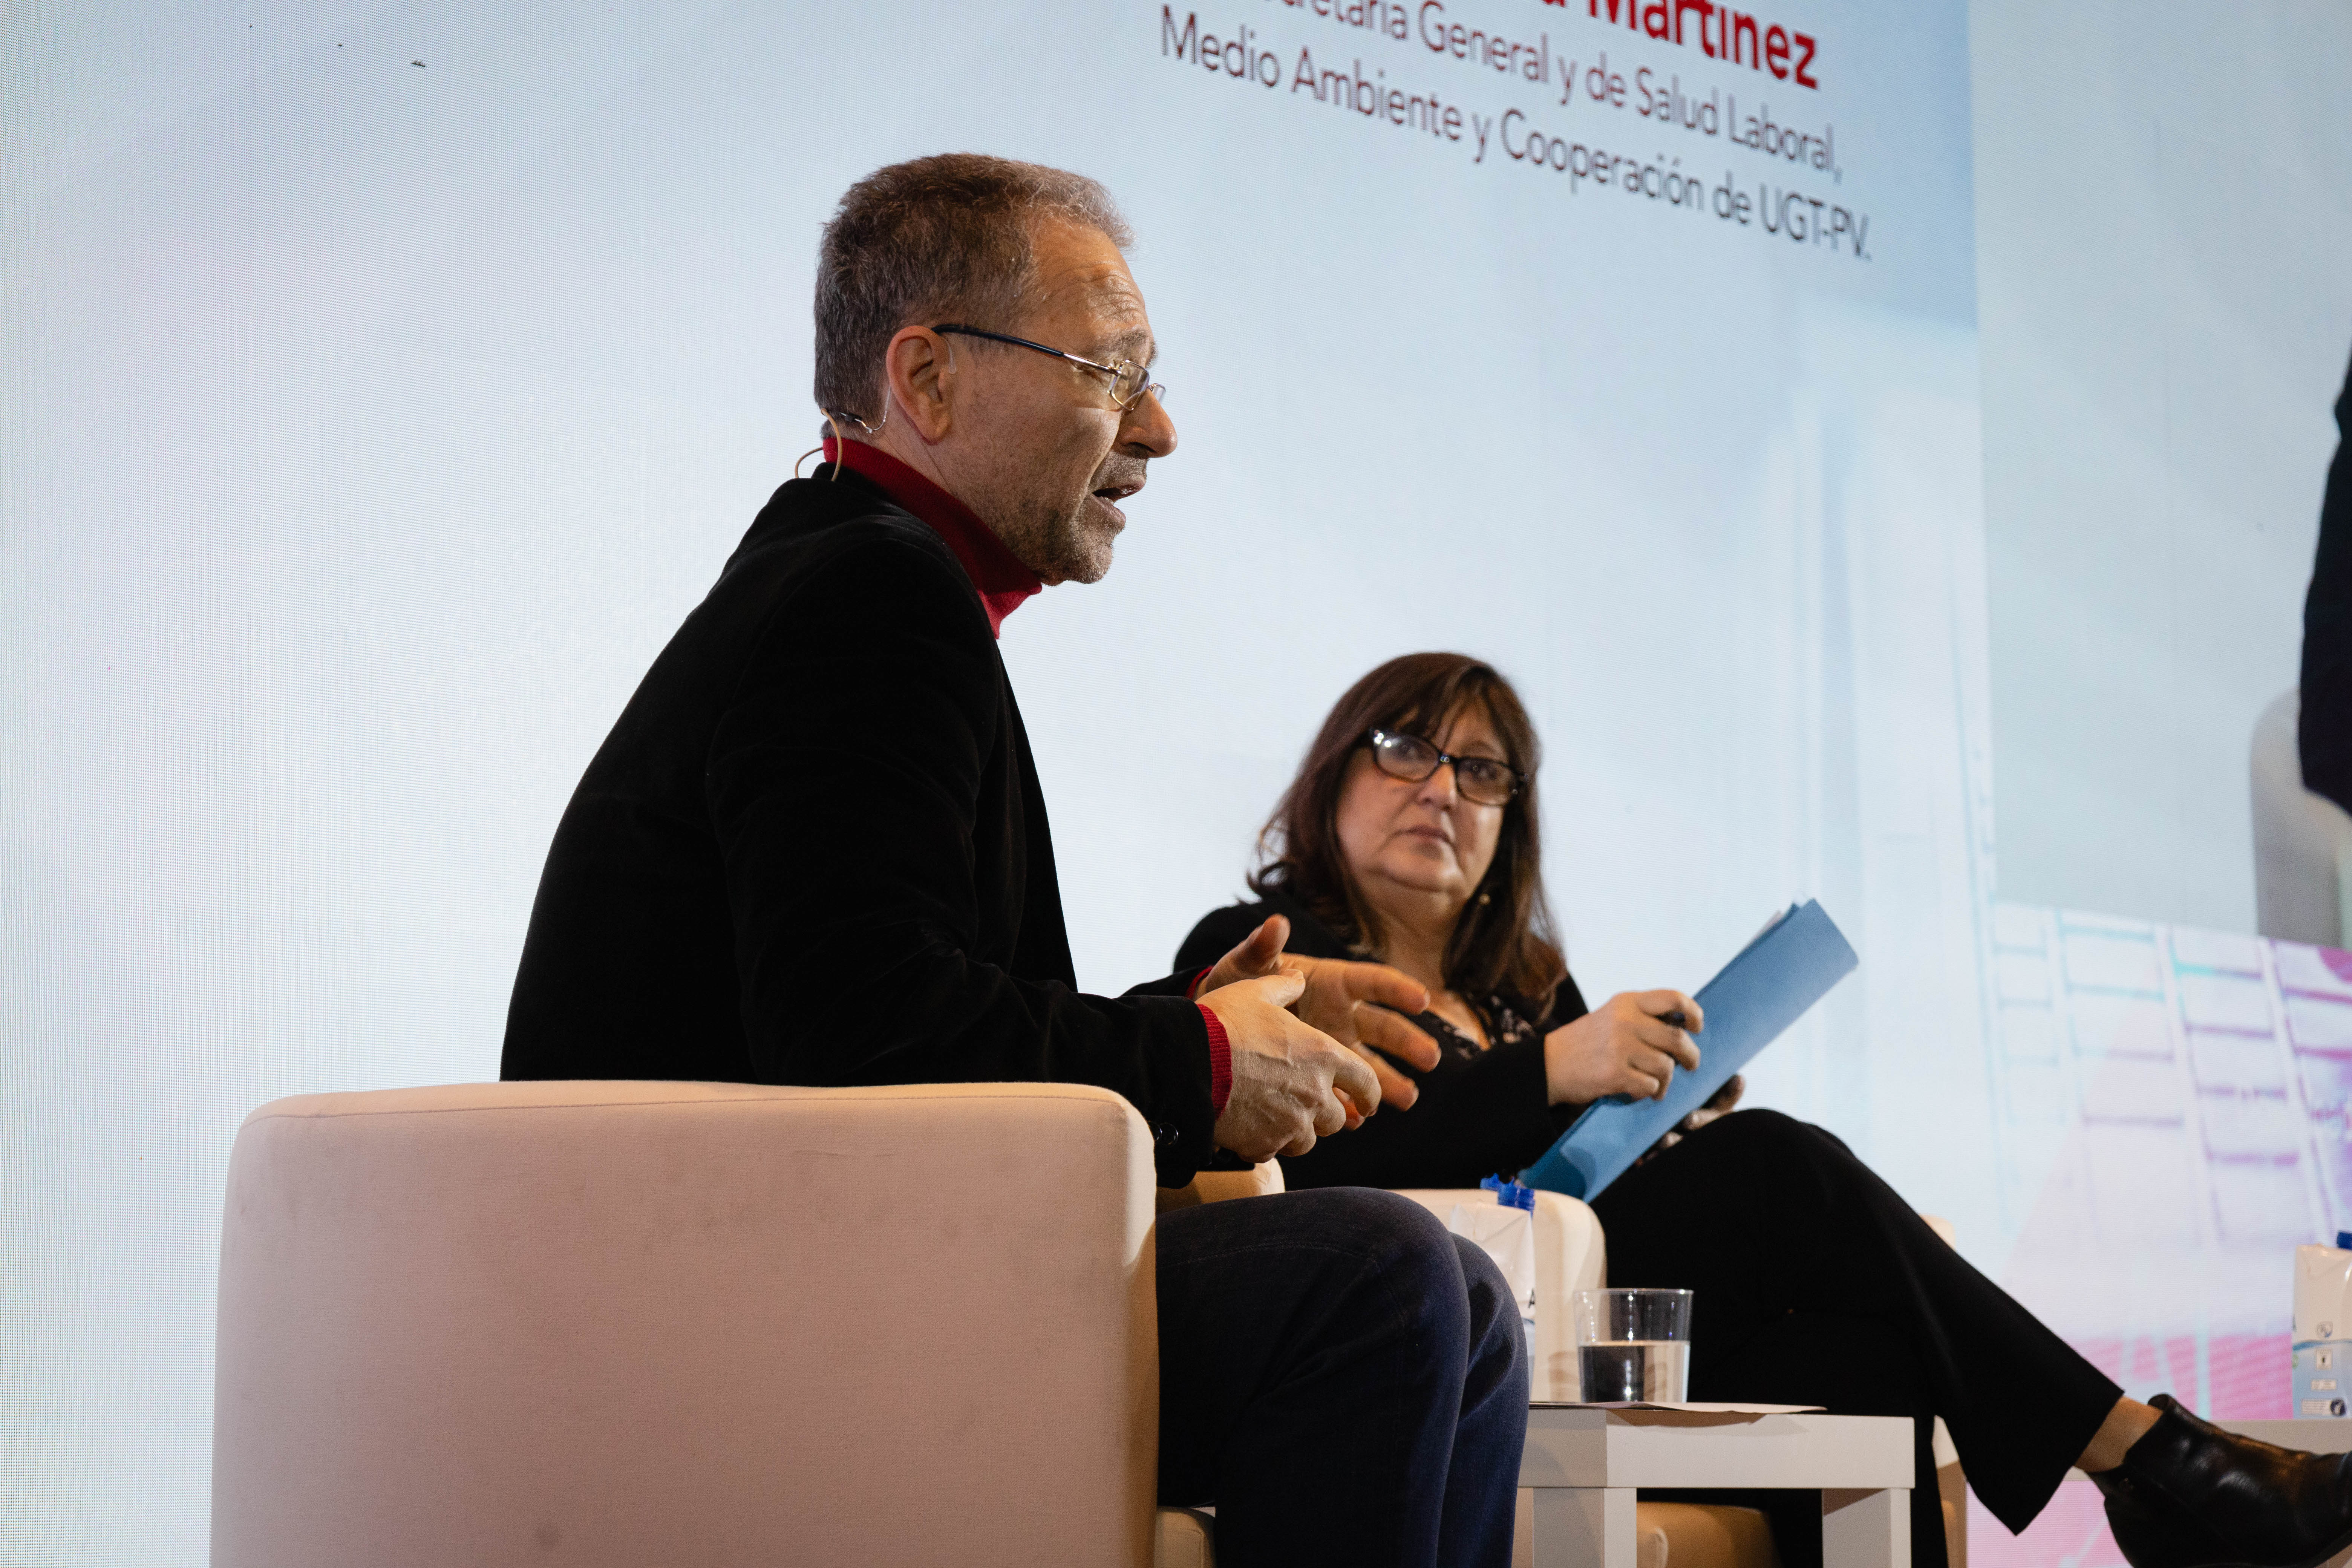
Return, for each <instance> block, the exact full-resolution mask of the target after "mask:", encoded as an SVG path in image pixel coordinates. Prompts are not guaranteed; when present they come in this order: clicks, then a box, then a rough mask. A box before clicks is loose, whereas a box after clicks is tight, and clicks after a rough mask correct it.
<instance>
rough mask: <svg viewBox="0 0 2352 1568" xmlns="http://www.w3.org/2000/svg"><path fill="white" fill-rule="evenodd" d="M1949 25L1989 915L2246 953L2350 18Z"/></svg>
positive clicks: (2333, 220)
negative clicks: (1991, 834) (1953, 39)
mask: <svg viewBox="0 0 2352 1568" xmlns="http://www.w3.org/2000/svg"><path fill="white" fill-rule="evenodd" d="M1970 28H1971V34H1972V37H1971V40H1970V41H1971V46H1972V47H1973V49H1974V51H1975V58H1976V90H1975V124H1976V156H1977V244H1978V252H1977V253H1978V258H1979V266H1980V268H1981V285H1980V289H1981V298H1982V302H1983V329H1984V350H1983V353H1984V367H1985V368H1984V384H1985V483H1986V528H1987V534H1988V540H1989V549H1990V559H1991V595H1990V621H1991V626H1992V654H1993V662H1992V669H1993V721H1994V726H1995V728H1994V734H1995V737H1996V741H1997V743H1998V746H1999V749H2000V777H2001V786H2000V887H2001V896H2002V897H2003V898H2007V899H2015V900H2021V901H2024V902H2027V903H2040V904H2057V905H2064V906H2070V907H2073V908H2076V909H2088V910H2109V911H2113V912H2116V913H2119V914H2128V915H2135V916H2138V917H2140V918H2143V919H2148V920H2158V921H2178V922H2183V923H2186V924H2189V925H2197V926H2205V927H2210V928H2212V929H2215V930H2220V931H2252V930H2253V929H2254V872H2253V834H2252V810H2251V807H2250V804H2249V798H2248V789H2247V757H2248V752H2249V751H2250V748H2251V743H2252V737H2253V728H2254V719H2255V716H2256V715H2257V714H2259V713H2260V712H2261V711H2262V710H2263V708H2264V707H2266V706H2268V705H2269V703H2270V702H2271V701H2272V700H2273V699H2274V698H2276V697H2278V696H2279V694H2280V693H2282V692H2284V691H2286V690H2288V689H2291V688H2293V687H2294V684H2295V681H2296V679H2297V668H2298V659H2299V658H2300V654H2301V649H2302V647H2303V595H2304V591H2305V588H2306V587H2307V586H2308V585H2309V584H2310V581H2311V563H2312V550H2313V545H2314V543H2315V537H2316V534H2317V530H2318V521H2319V496H2320V489H2321V486H2322V484H2323V483H2324V481H2325V480H2326V476H2327V463H2328V459H2329V458H2330V457H2331V456H2332V455H2333V454H2334V453H2335V450H2336V422H2335V419H2334V417H2333V416H2332V410H2333V408H2334V405H2335V402H2336V392H2337V390H2338V389H2339V388H2341V387H2342V386H2343V384H2344V375H2345V364H2346V361H2347V358H2352V266H2347V257H2352V115H2348V114H2347V112H2346V98H2347V90H2346V86H2345V84H2346V83H2347V81H2352V10H2347V8H2346V7H2344V6H2343V5H2336V4H2333V3H2332V0H2300V3H2288V4H2280V5H2201V4H2197V3H2195V0H2147V3H2145V4H2143V3H2138V0H2133V3H2130V4H2116V3H2113V0H2075V3H2074V4H2069V5H2043V4H2035V3H2031V0H1977V3H1976V4H1975V5H1972V6H1971V7H1970Z"/></svg>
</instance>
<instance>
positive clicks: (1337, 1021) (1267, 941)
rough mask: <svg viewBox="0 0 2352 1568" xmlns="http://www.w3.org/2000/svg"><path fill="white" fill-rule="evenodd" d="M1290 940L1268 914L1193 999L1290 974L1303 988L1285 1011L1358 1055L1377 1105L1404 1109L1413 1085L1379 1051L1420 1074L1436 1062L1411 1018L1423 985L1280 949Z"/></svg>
mask: <svg viewBox="0 0 2352 1568" xmlns="http://www.w3.org/2000/svg"><path fill="white" fill-rule="evenodd" d="M1289 940H1290V921H1288V920H1287V919H1286V918H1285V917H1284V916H1281V915H1269V916H1267V917H1266V918H1265V921H1263V922H1262V923H1261V924H1260V925H1259V926H1258V928H1257V930H1255V931H1252V932H1250V933H1249V935H1247V936H1245V937H1244V938H1243V939H1242V940H1241V942H1240V943H1239V944H1238V945H1237V946H1235V947H1234V950H1233V951H1232V952H1229V953H1227V954H1225V956H1224V957H1223V958H1221V959H1219V960H1217V966H1216V967H1215V968H1214V969H1212V970H1211V971H1209V973H1208V975H1207V977H1206V978H1205V979H1203V980H1202V982H1201V988H1200V992H1199V995H1200V997H1201V998H1202V1000H1203V1001H1206V1000H1207V999H1208V996H1209V994H1210V993H1211V992H1213V991H1214V990H1216V989H1218V988H1219V987H1221V986H1225V985H1230V984H1234V982H1235V981H1239V980H1255V979H1259V978H1262V977H1263V976H1265V975H1268V974H1281V973H1291V974H1296V975H1297V976H1298V977H1299V978H1300V979H1302V980H1304V981H1305V982H1306V983H1307V984H1306V986H1305V988H1304V989H1303V990H1302V991H1301V992H1300V993H1299V995H1298V1000H1297V1001H1296V1002H1294V1003H1292V1004H1291V1008H1290V1010H1291V1011H1292V1012H1294V1013H1296V1014H1297V1015H1298V1016H1299V1017H1301V1018H1302V1019H1304V1020H1306V1021H1307V1023H1308V1024H1310V1025H1312V1026H1315V1027H1316V1028H1318V1029H1320V1030H1322V1031H1323V1033H1325V1034H1327V1035H1328V1036H1330V1037H1332V1038H1333V1039H1335V1040H1337V1041H1339V1043H1340V1044H1341V1045H1343V1046H1347V1047H1351V1048H1352V1049H1354V1050H1355V1052H1356V1053H1357V1054H1358V1055H1359V1056H1360V1057H1362V1058H1364V1060H1365V1061H1366V1062H1367V1063H1369V1064H1370V1067H1371V1069H1372V1074H1373V1076H1374V1077H1375V1078H1377V1079H1380V1085H1381V1099H1382V1100H1386V1101H1387V1102H1388V1103H1389V1104H1391V1105H1393V1106H1395V1107H1396V1108H1397V1109H1398V1110H1406V1109H1407V1108H1409V1107H1410V1106H1411V1105H1412V1102H1413V1101H1414V1100H1418V1099H1420V1098H1421V1089H1420V1088H1419V1087H1418V1086H1416V1085H1415V1084H1414V1083H1413V1081H1412V1079H1409V1078H1407V1077H1405V1076H1404V1074H1402V1073H1401V1072H1399V1071H1397V1070H1396V1068H1392V1067H1391V1066H1390V1065H1389V1064H1388V1062H1387V1061H1386V1060H1385V1059H1383V1058H1381V1055H1380V1053H1381V1052H1382V1051H1385V1052H1387V1053H1388V1054H1389V1055H1390V1056H1392V1057H1395V1058H1398V1059H1399V1060H1401V1061H1404V1062H1409V1063H1411V1064H1412V1066H1414V1067H1417V1068H1421V1070H1422V1071H1423V1072H1427V1071H1428V1070H1429V1069H1430V1068H1433V1067H1435V1066H1436V1065H1437V1042H1436V1041H1435V1040H1433V1039H1431V1038H1430V1037H1429V1032H1428V1031H1427V1030H1425V1029H1423V1027H1422V1026H1420V1025H1418V1024H1416V1023H1414V1022H1413V1021H1412V1015H1413V1014H1417V1013H1421V1012H1423V1011H1425V1010H1426V1009H1427V1008H1428V1006H1429V988H1428V987H1427V986H1425V985H1423V984H1422V983H1421V982H1420V981H1418V980H1415V979H1413V978H1412V976H1411V975H1408V974H1406V973H1404V972H1403V971H1402V970H1397V969H1391V968H1390V967H1389V966H1388V965H1387V964H1385V963H1355V962H1352V961H1349V960H1347V959H1337V958H1306V957H1302V956H1301V955H1299V954H1297V953H1295V952H1283V951H1282V946H1283V943H1285V942H1288V941H1289ZM1356 1109H1357V1110H1359V1111H1360V1113H1361V1115H1363V1116H1370V1114H1371V1113H1372V1110H1373V1107H1372V1106H1370V1105H1365V1104H1362V1103H1360V1102H1359V1104H1358V1105H1357V1108H1356Z"/></svg>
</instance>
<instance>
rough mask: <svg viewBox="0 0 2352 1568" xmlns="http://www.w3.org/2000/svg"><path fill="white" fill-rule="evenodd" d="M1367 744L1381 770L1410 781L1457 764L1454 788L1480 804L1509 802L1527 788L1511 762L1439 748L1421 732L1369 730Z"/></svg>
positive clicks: (1421, 778) (1507, 803) (1414, 782)
mask: <svg viewBox="0 0 2352 1568" xmlns="http://www.w3.org/2000/svg"><path fill="white" fill-rule="evenodd" d="M1364 743H1365V744H1366V745H1368V746H1370V748H1371V749H1372V761H1373V762H1374V763H1378V764H1379V766H1380V770H1381V772H1382V773H1386V774H1388V775H1389V777H1391V778H1392V779H1402V780H1404V781H1405V782H1406V783H1407V784H1419V783H1421V782H1422V780H1423V779H1425V778H1428V777H1430V776H1431V775H1433V773H1436V772H1437V770H1438V769H1440V768H1442V767H1444V765H1445V764H1446V763H1453V764H1454V788H1455V789H1458V790H1460V791H1461V792H1462V798H1463V799H1464V800H1467V801H1474V802H1475V803H1476V804H1478V805H1509V804H1510V802H1511V797H1512V796H1514V795H1517V794H1518V793H1519V791H1520V790H1522V789H1524V788H1525V787H1527V782H1528V777H1527V775H1526V774H1525V773H1521V772H1519V770H1518V769H1517V768H1515V767H1513V766H1511V764H1510V763H1502V762H1496V760H1495V759H1494V758H1492V757H1457V756H1453V755H1451V754H1449V753H1447V752H1441V751H1439V750H1438V749H1437V748H1436V747H1435V746H1433V745H1431V744H1430V743H1429V742H1426V741H1424V740H1423V739H1422V738H1421V737H1420V736H1418V735H1401V734H1399V733H1397V732H1396V731H1394V730H1369V731H1365V733H1364Z"/></svg>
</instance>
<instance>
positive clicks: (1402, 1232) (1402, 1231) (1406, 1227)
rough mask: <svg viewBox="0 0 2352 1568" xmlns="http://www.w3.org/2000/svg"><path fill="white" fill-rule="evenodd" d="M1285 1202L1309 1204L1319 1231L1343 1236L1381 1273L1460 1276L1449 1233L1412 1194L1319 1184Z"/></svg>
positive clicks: (1332, 1236) (1287, 1197)
mask: <svg viewBox="0 0 2352 1568" xmlns="http://www.w3.org/2000/svg"><path fill="white" fill-rule="evenodd" d="M1284 1201H1285V1202H1286V1203H1297V1204H1300V1205H1312V1206H1313V1207H1314V1208H1315V1209H1316V1210H1317V1211H1318V1212H1317V1213H1316V1215H1315V1226H1316V1229H1317V1230H1318V1232H1319V1233H1320V1234H1321V1235H1323V1236H1324V1237H1328V1238H1329V1239H1331V1240H1334V1241H1343V1242H1344V1243H1345V1244H1346V1245H1347V1246H1348V1247H1350V1248H1351V1249H1353V1250H1355V1251H1356V1252H1358V1253H1360V1255H1361V1256H1363V1257H1364V1258H1367V1259H1369V1260H1370V1261H1371V1262H1373V1263H1374V1264H1375V1265H1376V1266H1377V1267H1378V1268H1379V1269H1380V1271H1381V1272H1382V1273H1391V1272H1396V1273H1402V1274H1409V1275H1413V1276H1434V1277H1457V1278H1458V1275H1459V1272H1460V1266H1459V1265H1458V1264H1457V1263H1456V1262H1455V1261H1454V1234H1453V1232H1451V1231H1449V1230H1447V1229H1446V1228H1445V1226H1443V1225H1441V1224H1440V1223H1439V1222H1438V1218H1437V1216H1436V1215H1433V1214H1432V1213H1430V1212H1429V1211H1428V1210H1427V1209H1425V1208H1423V1207H1422V1206H1421V1205H1419V1204H1417V1203H1415V1202H1413V1201H1412V1199H1411V1198H1408V1197H1401V1196H1399V1195H1398V1194H1395V1193H1384V1192H1381V1191H1379V1190H1377V1189H1375V1188H1371V1187H1319V1188H1316V1189H1313V1190H1311V1191H1308V1192H1303V1193H1296V1194H1286V1195H1285V1197H1284Z"/></svg>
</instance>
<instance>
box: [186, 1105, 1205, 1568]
mask: <svg viewBox="0 0 2352 1568" xmlns="http://www.w3.org/2000/svg"><path fill="white" fill-rule="evenodd" d="M1153 1190H1154V1183H1153V1173H1152V1163H1151V1135H1150V1131H1149V1130H1148V1129H1147V1128H1146V1127H1145V1125H1144V1123H1143V1121H1142V1119H1141V1118H1140V1117H1139V1116H1138V1115H1137V1114H1136V1113H1135V1111H1134V1110H1132V1109H1131V1108H1130V1107H1129V1106H1128V1104H1127V1103H1126V1101H1124V1100H1121V1099H1119V1098H1118V1096H1117V1095H1114V1094H1111V1093H1108V1092H1107V1091H1105V1090H1101V1089H1082V1088H1074V1087H1066V1086H1059V1085H1048V1084H973V1085H945V1086H910V1087H905V1088H888V1089H777V1088H757V1087H742V1086H729V1085H714V1084H685V1083H508V1084H481V1085H470V1086H463V1087H457V1088H446V1089H413V1090H400V1091H394V1092H390V1093H379V1094H349V1095H317V1096H308V1097H304V1098H300V1099H296V1100H279V1101H278V1102H276V1103H275V1104H272V1105H268V1106H265V1107H263V1108H262V1109H261V1110H257V1111H256V1112H255V1113H254V1114H253V1115H252V1116H251V1117H250V1118H248V1119H247V1122H246V1124H245V1126H244V1128H243V1130H242V1131H240V1132H239V1134H238V1136H237V1141H236V1149H235V1152H234V1154H233V1156H232V1158H231V1162H230V1169H229V1179H228V1202H227V1215H226V1224H225V1226H224V1231H223V1237H222V1245H221V1271H220V1308H219V1312H220V1316H219V1331H218V1353H217V1357H216V1363H215V1366H216V1378H217V1394H216V1401H215V1429H214V1517H213V1561H214V1562H215V1563H217V1564H219V1565H220V1568H263V1565H274V1564H286V1565H288V1568H293V1565H295V1564H310V1563H322V1562H336V1563H345V1564H353V1565H359V1568H374V1565H382V1568H394V1565H395V1564H400V1565H405V1564H410V1563H488V1562H509V1561H517V1560H520V1559H521V1558H524V1557H530V1556H535V1555H538V1554H540V1553H542V1552H549V1551H552V1550H554V1549H555V1548H556V1547H557V1546H558V1545H559V1544H560V1546H561V1547H562V1553H563V1556H564V1560H565V1561H567V1562H572V1563H583V1564H614V1565H616V1568H617V1565H618V1564H623V1563H651V1562H672V1561H693V1562H786V1561H796V1562H843V1563H847V1562H924V1561H944V1560H950V1559H952V1560H957V1561H963V1560H978V1559H974V1558H972V1556H971V1549H972V1545H973V1543H974V1542H982V1541H984V1542H987V1543H988V1549H987V1551H986V1552H985V1553H984V1554H983V1555H984V1556H985V1557H986V1559H987V1560H989V1561H997V1562H1015V1561H1018V1562H1036V1563H1056V1562H1110V1563H1129V1564H1139V1563H1147V1562H1149V1561H1150V1551H1151V1536H1152V1530H1153V1496H1154V1490H1155V1471H1156V1468H1157V1459H1158V1456H1157V1452H1156V1446H1157V1435H1158V1434H1157V1428H1158V1400H1159V1361H1158V1352H1159V1346H1158V1338H1157V1322H1156V1315H1155V1300H1154V1295H1153V1283H1152V1252H1151V1226H1152V1193H1153Z"/></svg>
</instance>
